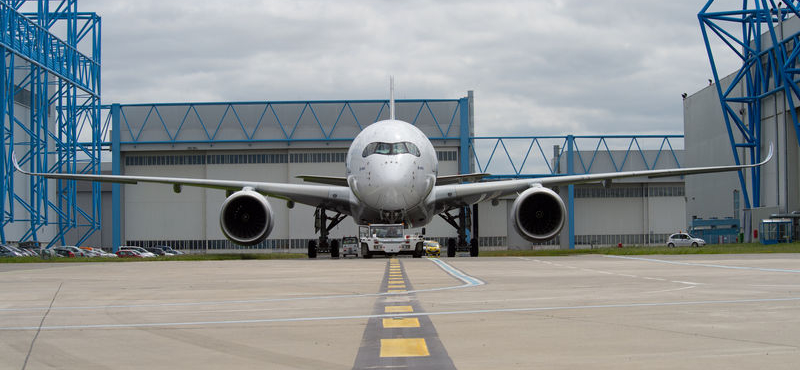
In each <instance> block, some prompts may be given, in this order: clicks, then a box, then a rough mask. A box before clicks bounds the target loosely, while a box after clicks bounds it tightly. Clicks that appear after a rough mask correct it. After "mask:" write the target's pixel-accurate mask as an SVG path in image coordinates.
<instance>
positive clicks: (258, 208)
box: [219, 188, 275, 245]
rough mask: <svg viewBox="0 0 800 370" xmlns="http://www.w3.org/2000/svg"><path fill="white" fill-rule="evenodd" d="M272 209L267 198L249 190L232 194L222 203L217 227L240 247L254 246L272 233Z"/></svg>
mask: <svg viewBox="0 0 800 370" xmlns="http://www.w3.org/2000/svg"><path fill="white" fill-rule="evenodd" d="M273 219H274V217H273V214H272V208H270V206H269V202H267V198H266V197H264V196H263V195H261V194H259V193H258V192H256V191H255V190H253V189H251V188H245V189H244V190H240V191H237V192H235V193H233V194H232V195H231V196H229V197H228V199H225V202H224V203H222V210H221V211H220V215H219V225H220V227H221V228H222V233H224V234H225V237H226V238H228V239H230V240H231V241H233V242H235V243H237V244H241V245H255V244H258V243H260V242H262V241H263V240H264V239H266V238H267V236H269V234H270V233H271V232H272V227H273V226H274V225H275V223H274V222H273Z"/></svg>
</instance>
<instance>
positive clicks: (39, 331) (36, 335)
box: [22, 281, 64, 370]
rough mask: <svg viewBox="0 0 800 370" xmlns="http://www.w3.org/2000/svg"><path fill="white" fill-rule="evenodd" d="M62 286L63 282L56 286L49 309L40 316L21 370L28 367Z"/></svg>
mask: <svg viewBox="0 0 800 370" xmlns="http://www.w3.org/2000/svg"><path fill="white" fill-rule="evenodd" d="M62 285H64V282H63V281H62V282H61V283H59V284H58V289H56V292H55V293H53V299H51V300H50V307H48V309H47V311H46V312H45V313H44V315H42V321H40V322H39V327H38V328H37V329H36V334H35V335H34V336H33V340H31V346H30V347H28V354H27V355H25V362H23V363H22V370H25V368H26V367H27V366H28V360H29V359H30V358H31V353H32V352H33V346H34V344H36V338H39V333H41V332H42V326H44V320H45V319H47V315H48V314H49V313H50V309H51V308H53V304H54V303H55V302H56V297H58V292H60V291H61V286H62Z"/></svg>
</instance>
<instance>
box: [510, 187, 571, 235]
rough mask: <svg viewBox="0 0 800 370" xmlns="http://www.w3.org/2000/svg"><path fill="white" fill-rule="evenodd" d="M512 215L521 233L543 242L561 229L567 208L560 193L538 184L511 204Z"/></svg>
mask: <svg viewBox="0 0 800 370" xmlns="http://www.w3.org/2000/svg"><path fill="white" fill-rule="evenodd" d="M511 215H512V217H513V218H514V220H513V223H514V229H516V230H517V233H518V234H519V235H521V236H522V237H523V238H525V240H528V241H531V242H543V241H547V240H550V239H553V238H554V237H555V236H556V235H558V233H559V232H560V231H561V228H562V227H563V226H564V218H565V217H566V215H567V209H566V207H565V206H564V202H563V201H562V200H561V197H559V196H558V194H556V193H555V192H554V191H552V190H550V189H548V188H545V187H541V186H538V187H533V188H530V189H528V190H525V191H524V192H522V194H520V195H519V196H518V197H517V199H516V200H515V201H514V203H513V204H512V205H511Z"/></svg>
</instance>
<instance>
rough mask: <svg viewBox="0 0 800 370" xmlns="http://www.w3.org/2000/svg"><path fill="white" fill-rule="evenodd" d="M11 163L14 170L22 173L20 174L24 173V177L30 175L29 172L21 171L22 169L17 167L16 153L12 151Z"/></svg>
mask: <svg viewBox="0 0 800 370" xmlns="http://www.w3.org/2000/svg"><path fill="white" fill-rule="evenodd" d="M11 163H12V164H13V165H14V168H16V169H17V171H19V172H22V173H24V174H26V175H29V174H30V173H29V172H26V171H25V170H23V169H22V168H20V167H19V162H17V152H16V151H12V152H11Z"/></svg>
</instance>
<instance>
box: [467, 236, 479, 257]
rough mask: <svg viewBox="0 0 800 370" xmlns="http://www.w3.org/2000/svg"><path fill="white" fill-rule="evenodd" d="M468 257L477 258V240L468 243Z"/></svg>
mask: <svg viewBox="0 0 800 370" xmlns="http://www.w3.org/2000/svg"><path fill="white" fill-rule="evenodd" d="M469 255H470V257H478V240H477V239H475V238H473V239H472V240H470V241H469Z"/></svg>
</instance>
